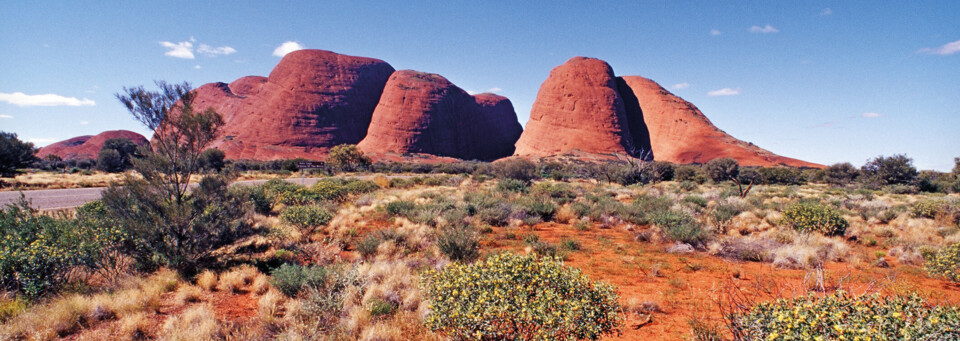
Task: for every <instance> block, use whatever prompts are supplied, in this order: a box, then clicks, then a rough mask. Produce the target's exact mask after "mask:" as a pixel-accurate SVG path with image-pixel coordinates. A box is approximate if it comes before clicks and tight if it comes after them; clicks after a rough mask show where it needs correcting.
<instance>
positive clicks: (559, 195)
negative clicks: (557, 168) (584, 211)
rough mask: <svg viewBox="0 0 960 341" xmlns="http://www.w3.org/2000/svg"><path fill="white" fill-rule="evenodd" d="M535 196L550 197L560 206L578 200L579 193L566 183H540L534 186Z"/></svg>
mask: <svg viewBox="0 0 960 341" xmlns="http://www.w3.org/2000/svg"><path fill="white" fill-rule="evenodd" d="M533 194H534V195H542V196H547V197H550V198H552V199H553V200H555V201H556V202H557V203H558V204H560V205H563V204H566V203H568V202H571V201H573V200H576V199H577V191H576V190H575V189H574V187H573V186H571V185H570V184H565V183H549V182H541V183H538V184H536V185H534V186H533Z"/></svg>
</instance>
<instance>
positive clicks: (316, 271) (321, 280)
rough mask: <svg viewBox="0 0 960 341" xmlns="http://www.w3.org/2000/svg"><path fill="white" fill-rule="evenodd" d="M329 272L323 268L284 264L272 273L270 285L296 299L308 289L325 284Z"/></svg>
mask: <svg viewBox="0 0 960 341" xmlns="http://www.w3.org/2000/svg"><path fill="white" fill-rule="evenodd" d="M327 274H328V270H327V268H325V267H322V266H301V265H297V264H284V265H281V266H280V267H278V268H276V269H274V270H273V272H271V273H270V283H271V284H273V286H274V287H275V288H277V290H280V292H282V293H283V294H284V295H287V296H289V297H296V296H297V294H299V293H300V292H301V291H303V290H304V289H306V288H315V287H318V286H321V285H323V284H325V282H326V280H327Z"/></svg>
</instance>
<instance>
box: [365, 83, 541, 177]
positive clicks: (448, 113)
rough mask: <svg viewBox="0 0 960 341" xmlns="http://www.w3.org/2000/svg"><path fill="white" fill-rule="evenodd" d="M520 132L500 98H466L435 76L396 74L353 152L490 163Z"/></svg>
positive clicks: (507, 152) (508, 148)
mask: <svg viewBox="0 0 960 341" xmlns="http://www.w3.org/2000/svg"><path fill="white" fill-rule="evenodd" d="M522 130H523V129H522V128H521V127H520V124H519V123H518V122H517V116H516V113H515V112H514V110H513V105H512V104H511V103H510V100H508V99H507V98H505V97H502V96H497V95H494V94H480V95H477V96H471V95H469V94H467V92H466V91H463V90H462V89H460V88H459V87H457V86H456V85H453V83H450V81H448V80H447V79H446V78H443V77H442V76H440V75H436V74H431V73H424V72H417V71H412V70H401V71H397V72H394V73H393V75H391V76H390V79H389V80H388V81H387V84H386V87H385V88H384V91H383V95H382V96H381V97H380V103H379V104H378V105H377V108H376V109H375V110H374V112H373V118H372V120H371V122H370V128H369V129H368V131H367V136H366V138H364V139H363V141H361V142H360V144H359V145H358V147H359V148H360V149H361V150H363V151H365V152H368V153H396V154H408V153H423V154H432V155H437V156H445V157H455V158H459V159H467V160H470V159H478V160H488V161H491V160H495V159H498V158H501V157H505V156H510V155H511V154H512V153H513V148H514V147H513V144H514V143H515V142H516V140H517V138H518V137H519V136H520V133H521V131H522Z"/></svg>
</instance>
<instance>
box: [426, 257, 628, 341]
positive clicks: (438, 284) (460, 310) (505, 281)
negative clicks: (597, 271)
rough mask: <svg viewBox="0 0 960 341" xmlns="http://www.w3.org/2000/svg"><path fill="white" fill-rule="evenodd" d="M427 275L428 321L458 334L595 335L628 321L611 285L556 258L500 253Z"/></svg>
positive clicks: (612, 330)
mask: <svg viewBox="0 0 960 341" xmlns="http://www.w3.org/2000/svg"><path fill="white" fill-rule="evenodd" d="M423 278H424V287H425V291H426V293H427V296H428V297H429V299H430V311H431V314H430V315H427V317H426V323H427V325H428V326H429V327H430V328H431V329H432V330H434V331H439V332H442V333H444V334H446V335H448V336H449V337H451V338H454V339H481V340H583V339H589V340H596V339H599V338H600V337H601V336H603V335H608V334H615V333H618V332H619V331H620V328H621V324H622V323H623V316H622V315H621V314H620V310H621V309H620V305H619V304H618V303H617V294H616V290H615V289H614V288H613V287H612V286H610V285H607V284H604V283H602V282H591V281H590V280H589V279H588V278H587V277H586V276H584V275H583V274H582V273H581V272H580V271H579V270H577V269H573V268H568V267H565V266H563V263H561V262H560V261H556V260H553V259H550V258H542V257H538V256H519V255H513V254H499V255H494V256H491V257H490V258H487V259H486V260H484V261H480V262H477V263H475V264H472V265H465V264H459V263H454V264H452V265H450V266H448V267H446V268H444V269H443V270H442V271H434V270H430V271H427V272H426V273H425V274H424V277H423Z"/></svg>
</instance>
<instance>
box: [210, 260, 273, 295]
mask: <svg viewBox="0 0 960 341" xmlns="http://www.w3.org/2000/svg"><path fill="white" fill-rule="evenodd" d="M262 276H264V275H263V274H262V273H260V271H259V270H257V268H254V267H253V266H250V265H241V266H239V267H236V268H233V269H232V270H230V271H228V272H226V273H222V274H220V281H219V282H218V283H217V290H220V291H230V292H235V293H236V292H241V291H252V290H251V289H252V288H251V285H252V284H253V283H254V281H255V280H256V279H257V277H262ZM264 280H266V279H264ZM261 285H262V284H261ZM258 289H261V288H258Z"/></svg>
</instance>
